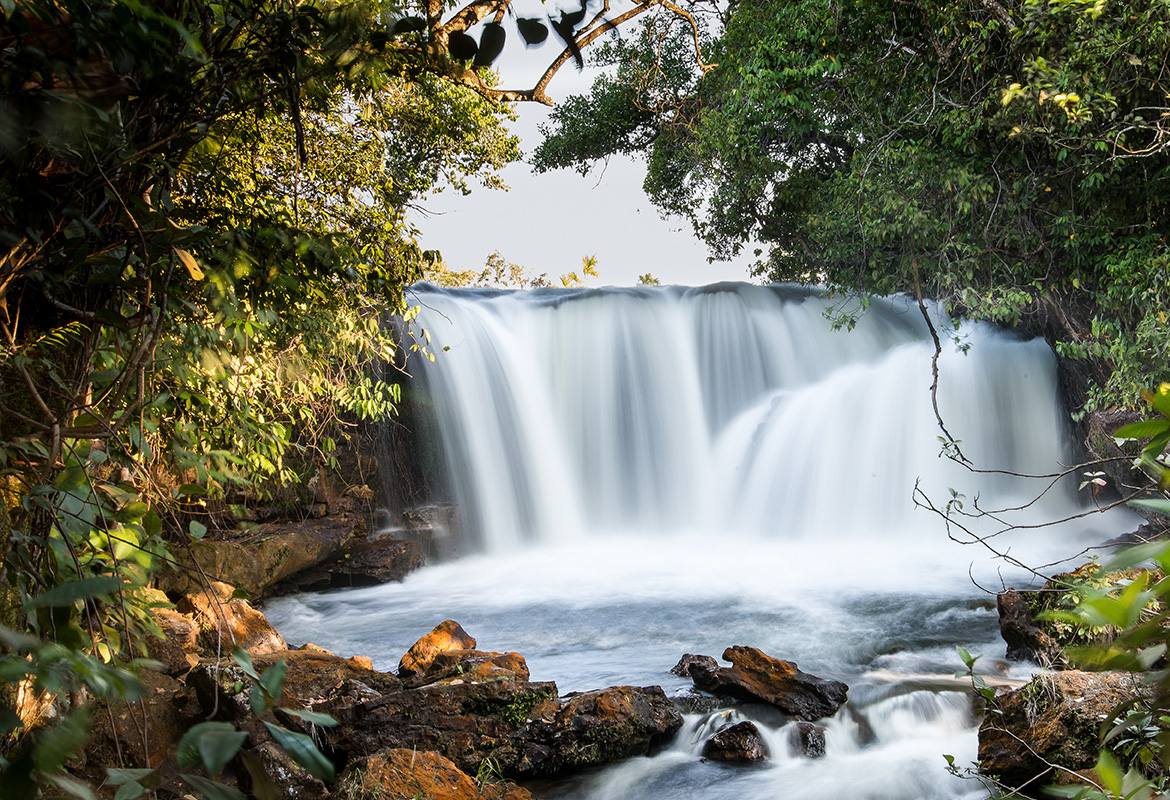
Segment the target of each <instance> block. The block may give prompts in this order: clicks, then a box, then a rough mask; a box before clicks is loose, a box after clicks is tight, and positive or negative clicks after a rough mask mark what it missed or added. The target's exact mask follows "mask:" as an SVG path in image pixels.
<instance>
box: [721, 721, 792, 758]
mask: <svg viewBox="0 0 1170 800" xmlns="http://www.w3.org/2000/svg"><path fill="white" fill-rule="evenodd" d="M806 724H807V723H806ZM703 758H709V759H711V760H712V761H728V762H732V763H740V762H750V761H766V760H767V759H769V758H771V754H770V753H769V752H768V745H767V744H766V743H765V742H764V738H763V737H762V736H761V735H760V729H759V728H757V727H756V724H755V723H754V722H748V721H746V720H745V721H744V722H739V723H736V724H735V725H729V726H728V727H726V728H724V729H723V730H721V731H719V732H718V733H716V734H715V735H714V736H712V737H711V738H710V739H708V740H707V741H706V743H705V744H704V745H703Z"/></svg>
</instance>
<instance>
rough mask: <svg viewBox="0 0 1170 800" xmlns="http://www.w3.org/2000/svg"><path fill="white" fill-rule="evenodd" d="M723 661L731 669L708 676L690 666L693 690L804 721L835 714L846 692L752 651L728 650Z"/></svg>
mask: <svg viewBox="0 0 1170 800" xmlns="http://www.w3.org/2000/svg"><path fill="white" fill-rule="evenodd" d="M723 658H724V660H726V661H730V662H731V663H732V665H733V666H731V667H719V668H717V669H715V670H714V671H711V672H708V671H705V670H704V669H703V667H702V666H701V665H700V666H699V667H698V668H696V666H695V665H692V666H691V668H690V671H691V675H692V680H694V682H695V686H697V687H698V688H699V689H702V690H703V691H706V692H711V693H712V694H718V695H724V696H728V697H735V698H737V699H740V700H744V701H746V702H755V703H769V704H771V705H773V706H776V707H777V708H779V709H780V710H781V711H783V712H784V713H786V714H791V715H792V716H794V717H799V718H801V719H804V720H808V721H811V720H817V719H821V718H822V717H827V716H830V715H832V714H835V713H837V709H838V708H840V707H841V704H842V703H844V702H845V696H846V693H847V692H848V691H849V687H848V686H846V685H845V684H843V683H841V682H840V681H834V680H827V679H825V678H818V677H817V676H815V675H809V674H807V673H804V672H801V671H800V670H799V669H798V668H797V666H796V664H794V663H792V662H791V661H782V660H780V659H778V658H773V657H771V656H769V655H766V654H765V653H763V652H761V651H760V650H758V649H756V648H754V647H739V646H737V647H729V648H727V649H726V650H725V651H723Z"/></svg>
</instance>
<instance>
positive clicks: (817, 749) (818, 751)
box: [788, 721, 826, 758]
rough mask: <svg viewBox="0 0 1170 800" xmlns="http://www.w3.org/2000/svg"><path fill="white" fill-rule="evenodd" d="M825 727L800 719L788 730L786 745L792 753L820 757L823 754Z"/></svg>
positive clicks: (807, 756)
mask: <svg viewBox="0 0 1170 800" xmlns="http://www.w3.org/2000/svg"><path fill="white" fill-rule="evenodd" d="M825 746H826V745H825V729H824V728H823V727H822V726H820V725H813V724H812V723H811V722H804V721H800V722H797V723H796V724H795V725H793V726H792V727H791V728H789V730H788V747H789V748H790V749H791V750H792V753H793V755H798V756H804V757H806V758H820V757H822V756H823V755H824V754H825Z"/></svg>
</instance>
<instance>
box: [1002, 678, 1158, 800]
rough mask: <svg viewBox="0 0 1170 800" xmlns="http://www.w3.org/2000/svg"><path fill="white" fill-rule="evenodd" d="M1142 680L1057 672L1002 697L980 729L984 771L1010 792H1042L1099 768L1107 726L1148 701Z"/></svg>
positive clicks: (1146, 688) (1034, 680)
mask: <svg viewBox="0 0 1170 800" xmlns="http://www.w3.org/2000/svg"><path fill="white" fill-rule="evenodd" d="M1148 692H1149V688H1148V687H1145V686H1143V684H1142V678H1141V676H1139V675H1133V674H1130V673H1123V672H1077V671H1067V672H1055V673H1050V674H1045V675H1038V676H1036V677H1035V678H1033V679H1032V681H1031V682H1030V683H1028V684H1027V685H1026V686H1024V687H1023V688H1022V689H1017V690H1015V691H1012V692H1008V693H1006V694H1002V695H998V696H997V697H996V698H995V701H994V703H993V705H992V706H991V707H989V708H988V710H987V713H986V714H985V715H984V717H983V723H982V724H981V725H980V726H979V769H980V771H982V772H983V773H985V774H988V775H995V776H996V777H997V779H998V780H1000V781H1001V782H1002V783H1003V784H1005V785H1006V786H1008V787H1016V788H1018V787H1023V786H1025V785H1026V786H1028V787H1029V790H1030V791H1032V790H1036V791H1039V787H1040V786H1042V785H1044V784H1048V783H1051V782H1053V780H1055V779H1057V778H1058V777H1059V776H1057V775H1056V768H1055V767H1053V766H1052V765H1059V766H1060V768H1061V769H1063V770H1068V771H1076V770H1085V769H1090V768H1092V767H1094V766H1095V765H1096V763H1097V757H1098V755H1099V750H1100V741H1101V740H1100V735H1099V734H1100V728H1101V722H1102V720H1104V719H1106V718H1107V717H1108V715H1109V714H1110V713H1112V712H1113V710H1114V709H1116V708H1117V707H1118V706H1120V705H1121V704H1122V703H1125V702H1127V701H1130V700H1133V699H1135V698H1140V697H1144V696H1146V695H1147V694H1148Z"/></svg>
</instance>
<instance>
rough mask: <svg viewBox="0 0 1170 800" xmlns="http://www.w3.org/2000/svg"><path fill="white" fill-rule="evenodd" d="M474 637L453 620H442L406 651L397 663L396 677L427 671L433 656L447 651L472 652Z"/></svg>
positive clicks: (408, 676)
mask: <svg viewBox="0 0 1170 800" xmlns="http://www.w3.org/2000/svg"><path fill="white" fill-rule="evenodd" d="M475 644H476V642H475V637H473V636H472V635H471V634H469V633H468V632H467V631H465V630H463V626H461V625H460V624H459V623H458V622H456V621H455V620H453V619H448V620H444V621H443V622H440V623H439V624H438V625H436V626H435V627H434V629H433V630H432V631H431V632H430V633H428V634H427V635H426V636H423V637H422V638H421V639H419V640H418V641H417V642H415V643H414V644H413V645H411V647H410V649H409V650H407V651H406V654H405V655H404V656H402V660H401V661H399V662H398V675H399V677H402V678H410V677H412V676H414V675H418V674H422V673H425V672H426V671H427V668H428V667H429V666H430V665H431V662H432V661H434V660H435V656H437V655H438V654H439V653H442V652H445V651H447V650H474V649H475Z"/></svg>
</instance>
